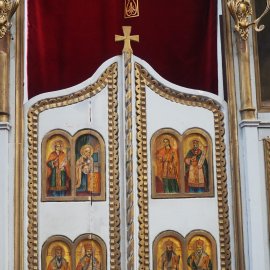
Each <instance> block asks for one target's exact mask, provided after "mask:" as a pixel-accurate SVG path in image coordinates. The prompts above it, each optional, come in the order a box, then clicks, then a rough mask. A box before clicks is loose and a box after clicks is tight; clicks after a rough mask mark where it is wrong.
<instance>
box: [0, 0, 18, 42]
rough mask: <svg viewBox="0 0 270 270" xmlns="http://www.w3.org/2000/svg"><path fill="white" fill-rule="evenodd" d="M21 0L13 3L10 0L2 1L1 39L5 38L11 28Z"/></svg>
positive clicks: (0, 1) (0, 6) (0, 13)
mask: <svg viewBox="0 0 270 270" xmlns="http://www.w3.org/2000/svg"><path fill="white" fill-rule="evenodd" d="M19 2H20V0H15V1H14V2H11V1H9V0H0V38H3V37H4V36H5V34H6V32H7V31H8V30H9V29H10V27H11V22H10V20H11V18H12V16H13V14H14V13H15V11H16V9H17V7H18V6H19Z"/></svg>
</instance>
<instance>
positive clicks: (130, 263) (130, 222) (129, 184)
mask: <svg viewBox="0 0 270 270" xmlns="http://www.w3.org/2000/svg"><path fill="white" fill-rule="evenodd" d="M124 61H125V106H126V111H125V135H126V141H125V152H126V158H125V163H126V205H127V206H126V207H127V209H126V213H127V217H126V221H127V269H128V270H132V269H134V195H133V144H132V88H131V69H132V63H131V53H130V52H126V53H124Z"/></svg>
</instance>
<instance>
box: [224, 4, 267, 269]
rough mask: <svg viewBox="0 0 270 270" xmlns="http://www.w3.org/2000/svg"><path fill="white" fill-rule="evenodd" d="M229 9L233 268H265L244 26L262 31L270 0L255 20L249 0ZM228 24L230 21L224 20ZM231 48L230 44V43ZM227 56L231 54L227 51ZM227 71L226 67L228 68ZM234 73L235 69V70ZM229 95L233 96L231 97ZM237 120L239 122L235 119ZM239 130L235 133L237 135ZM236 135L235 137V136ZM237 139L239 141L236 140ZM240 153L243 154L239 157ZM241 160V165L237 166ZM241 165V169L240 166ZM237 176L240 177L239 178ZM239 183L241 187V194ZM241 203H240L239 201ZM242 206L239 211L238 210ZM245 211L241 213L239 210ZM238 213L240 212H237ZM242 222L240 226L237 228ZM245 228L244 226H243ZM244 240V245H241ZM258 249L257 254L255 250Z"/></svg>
mask: <svg viewBox="0 0 270 270" xmlns="http://www.w3.org/2000/svg"><path fill="white" fill-rule="evenodd" d="M226 3H227V6H228V8H229V11H230V13H231V15H232V17H233V19H234V22H235V25H234V29H235V31H236V35H237V37H236V40H237V52H238V66H239V78H238V80H239V86H240V89H239V92H240V93H239V96H240V102H241V103H240V114H241V121H238V119H237V114H236V112H237V108H238V107H237V104H236V99H235V97H236V95H237V92H236V90H235V88H234V89H231V87H230V85H229V87H228V93H229V94H228V97H229V107H230V108H229V110H230V112H231V111H232V108H231V105H230V102H231V101H232V100H234V101H233V104H232V103H231V104H232V105H233V107H234V108H233V110H234V113H233V114H230V127H231V130H230V137H231V145H230V146H231V159H232V182H233V187H234V190H233V191H234V192H233V198H234V201H233V202H234V204H235V205H234V206H233V207H234V217H235V222H234V225H235V248H236V255H237V256H236V269H246V268H247V269H265V270H266V269H267V267H268V266H266V265H265V263H264V262H265V258H266V256H267V254H265V252H263V250H264V246H263V242H264V237H265V235H263V233H262V232H263V222H264V220H263V213H262V207H261V206H262V205H261V202H260V200H261V194H262V192H263V191H262V190H261V186H260V185H256V186H255V185H254V179H258V175H260V166H259V155H258V149H259V138H258V124H259V122H258V121H257V120H256V109H255V107H254V105H253V100H252V85H251V67H250V66H251V64H250V50H249V46H250V44H249V40H248V28H249V26H254V29H255V31H262V30H263V29H264V26H263V25H261V26H258V24H259V21H260V20H261V18H262V17H263V16H264V15H265V14H266V13H267V12H268V11H269V8H270V0H267V6H266V9H265V11H264V12H263V14H262V15H261V16H260V17H259V18H258V19H256V20H254V21H250V16H251V15H252V7H251V4H250V0H229V1H228V0H227V1H226ZM228 24H230V22H229V23H228ZM229 46H231V48H232V44H230V45H229ZM231 57H233V56H232V54H231ZM229 72H230V71H229ZM235 74H236V73H235ZM232 98H233V99H232ZM239 122H240V123H239ZM238 132H239V137H238ZM238 139H239V140H238ZM238 141H239V142H238ZM241 157H244V158H241ZM240 164H241V166H240ZM240 168H241V170H240ZM240 176H241V179H240ZM241 187H242V190H243V191H244V192H243V193H242V194H241ZM242 203H243V204H242ZM242 207H243V209H244V210H243V211H242ZM244 212H245V213H247V214H246V215H243V214H242V213H244ZM239 214H241V216H237V215H239ZM241 226H242V228H241ZM244 228H245V229H244ZM244 244H245V245H244ZM258 250H262V252H260V255H259V256H258V255H257V254H258V253H257V251H258Z"/></svg>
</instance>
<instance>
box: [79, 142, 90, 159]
mask: <svg viewBox="0 0 270 270" xmlns="http://www.w3.org/2000/svg"><path fill="white" fill-rule="evenodd" d="M86 148H90V150H91V156H92V154H93V147H92V145H91V144H85V145H84V146H82V147H81V149H80V154H81V155H82V156H83V152H84V150H85V149H86Z"/></svg>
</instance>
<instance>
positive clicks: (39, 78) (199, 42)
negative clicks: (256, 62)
mask: <svg viewBox="0 0 270 270" xmlns="http://www.w3.org/2000/svg"><path fill="white" fill-rule="evenodd" d="M216 2H217V1H216V0H188V1H187V0H170V1H168V2H167V1H164V0H139V9H140V16H139V17H136V18H131V19H124V16H123V13H124V12H123V10H124V0H76V1H67V0H28V51H27V71H28V72H27V73H28V93H29V97H33V96H35V95H38V94H40V93H44V92H48V91H54V90H59V89H63V88H66V87H70V86H73V85H75V84H78V83H80V82H82V81H84V80H85V79H87V78H89V77H90V76H91V75H92V74H93V73H94V72H95V70H96V69H97V68H98V67H99V66H100V65H101V64H102V63H103V62H104V61H105V60H107V59H108V58H110V57H112V56H115V55H119V54H121V51H122V47H123V44H121V43H115V42H114V35H115V34H121V35H122V25H131V26H132V33H131V34H138V35H140V42H139V43H135V42H133V44H132V48H133V52H134V54H135V55H137V56H139V57H141V58H142V59H144V60H146V61H147V62H148V63H149V64H150V65H151V66H152V67H153V68H154V69H155V70H156V71H157V72H158V73H159V74H160V75H161V76H163V77H164V78H166V79H167V80H169V81H171V82H173V83H175V84H178V85H182V86H185V87H189V88H194V89H201V90H205V91H209V92H212V93H217V45H216V44H217V4H216Z"/></svg>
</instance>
